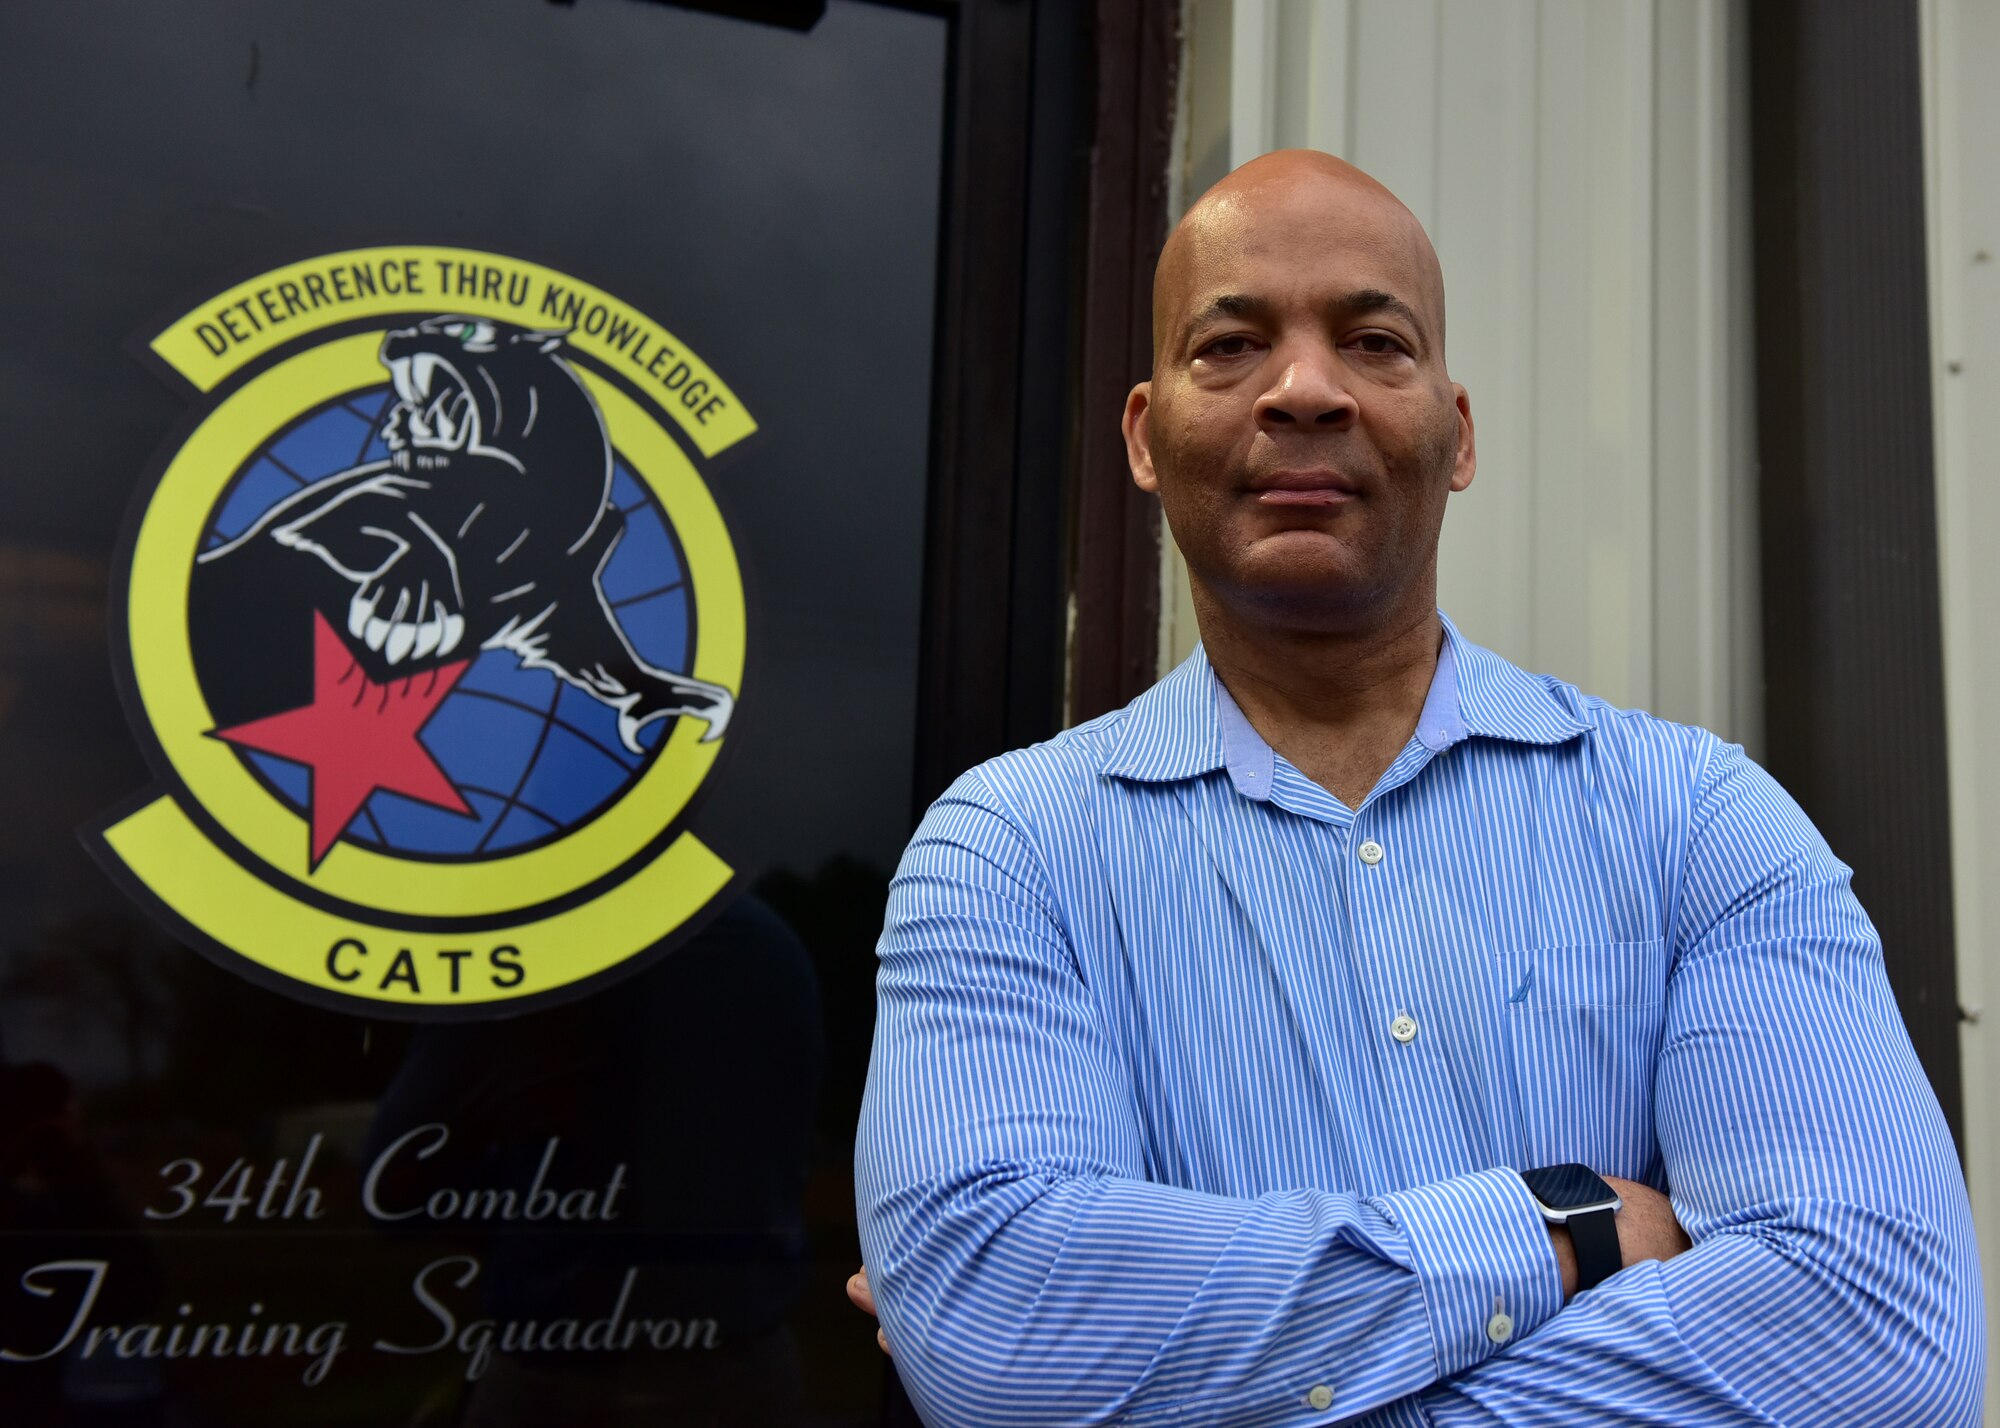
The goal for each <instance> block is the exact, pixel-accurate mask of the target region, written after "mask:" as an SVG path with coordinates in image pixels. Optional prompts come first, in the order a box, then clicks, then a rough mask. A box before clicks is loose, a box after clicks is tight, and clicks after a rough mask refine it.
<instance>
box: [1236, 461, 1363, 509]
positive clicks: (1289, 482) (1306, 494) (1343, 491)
mask: <svg viewBox="0 0 2000 1428" xmlns="http://www.w3.org/2000/svg"><path fill="white" fill-rule="evenodd" d="M1251 490H1252V492H1253V493H1254V495H1255V496H1256V499H1257V504H1258V505H1260V506H1341V505H1345V504H1347V503H1348V502H1349V501H1353V500H1356V499H1358V498H1359V497H1360V495H1361V489H1360V487H1359V486H1357V485H1356V484H1355V483H1354V482H1353V481H1351V480H1349V479H1348V478H1347V477H1345V476H1342V475H1341V474H1340V473H1339V472H1337V471H1325V470H1318V471H1279V472H1274V473H1272V474H1271V475H1269V476H1264V477H1260V478H1258V479H1257V480H1256V481H1255V483H1254V484H1253V485H1252V487H1251Z"/></svg>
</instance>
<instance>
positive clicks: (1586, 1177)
mask: <svg viewBox="0 0 2000 1428" xmlns="http://www.w3.org/2000/svg"><path fill="white" fill-rule="evenodd" d="M1521 1180H1522V1182H1523V1183H1524V1184H1525V1185H1527V1187H1528V1193H1529V1194H1530V1195H1532V1196H1534V1199H1535V1208H1536V1209H1538V1210H1540V1211H1541V1212H1542V1218H1543V1219H1544V1220H1547V1221H1548V1222H1549V1223H1550V1224H1552V1225H1562V1226H1564V1227H1565V1228H1566V1229H1568V1230H1569V1241H1570V1243H1571V1244H1572V1245H1574V1246H1575V1247H1576V1287H1577V1292H1578V1293H1581V1292H1582V1291H1584V1290H1586V1289H1590V1288H1593V1287H1594V1286H1596V1285H1599V1284H1602V1283H1603V1282H1604V1281H1605V1280H1607V1279H1609V1278H1611V1276H1612V1275H1614V1274H1616V1273H1617V1272H1618V1271H1619V1270H1620V1269H1622V1268H1624V1265H1625V1257H1624V1255H1623V1254H1621V1253H1620V1252H1619V1249H1618V1226H1617V1224H1616V1223H1615V1222H1614V1220H1613V1219H1612V1217H1613V1216H1614V1215H1616V1214H1617V1213H1618V1211H1619V1210H1620V1209H1621V1208H1622V1207H1623V1205H1624V1201H1622V1200H1620V1199H1619V1198H1618V1192H1617V1191H1616V1190H1613V1189H1612V1188H1611V1187H1610V1186H1609V1185H1607V1184H1605V1183H1604V1177H1602V1176H1601V1175H1599V1174H1598V1173H1597V1172H1596V1171H1594V1170H1592V1169H1591V1168H1590V1167H1589V1166H1587V1165H1574V1164H1572V1165H1545V1166H1543V1167H1542V1168H1541V1169H1539V1170H1524V1171H1522V1172H1521Z"/></svg>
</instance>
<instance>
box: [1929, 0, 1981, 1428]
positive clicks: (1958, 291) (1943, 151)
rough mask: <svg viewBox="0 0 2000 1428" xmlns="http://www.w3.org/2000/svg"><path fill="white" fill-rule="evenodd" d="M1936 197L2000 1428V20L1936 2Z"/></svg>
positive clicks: (1945, 532) (1972, 1156) (1938, 409)
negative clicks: (1998, 1090)
mask: <svg viewBox="0 0 2000 1428" xmlns="http://www.w3.org/2000/svg"><path fill="white" fill-rule="evenodd" d="M1920 13H1921V15H1922V19H1923V25H1924V100H1925V115H1924V119H1925V124H1924V148H1925V155H1924V158H1925V164H1924V167H1925V179H1926V182H1925V190H1926V192H1927V194H1928V197H1929V209H1930V211H1929V214H1928V215H1927V217H1928V226H1929V229H1930V255H1929V257H1930V288H1931V352H1932V363H1931V382H1932V392H1933V394H1934V417H1935V432H1936V442H1937V497H1938V565H1939V575H1940V579H1941V580H1942V583H1943V596H1944V670H1945V729H1946V756H1947V758H1948V759H1949V767H1950V770H1951V849H1952V870H1951V871H1952V888H1953V905H1952V912H1953V920H1954V922H1955V923H1956V926H1957V931H1958V995H1959V1002H1960V1004H1961V1006H1962V1007H1963V1009H1964V1012H1963V1015H1964V1017H1965V1020H1964V1021H1963V1023H1962V1024H1961V1028H1960V1035H1959V1051H1960V1055H1961V1058H1962V1061H1961V1071H1962V1074H1963V1077H1964V1086H1965V1173H1966V1180H1967V1183H1968V1184H1969V1185H1970V1186H1971V1190H1972V1216H1973V1223H1974V1225H1975V1227H1976V1228H1977V1230H1978V1232H1979V1242H1980V1249H1981V1255H1982V1257H1983V1259H1984V1261H1985V1268H1986V1334H1987V1339H1986V1360H1987V1373H1986V1421H1987V1422H1989V1423H2000V1252H1996V1249H1995V1246H2000V1096H1995V1095H1994V1094H1993V1079H1994V1076H1995V1075H1996V1073H2000V1057H1996V1054H1995V1048H1994V1044H1993V1030H1994V1025H1995V1021H1996V1019H2000V945H1996V938H2000V814H1997V813H1996V812H1995V810H1996V809H2000V646H1996V644H1995V641H1994V633H1993V632H1994V630H1995V628H1996V627H2000V561H1996V560H1995V559H1994V556H1993V549H1992V546H1993V541H1994V538H1995V536H1996V534H2000V481H1996V479H1995V477H1996V475H2000V471H1996V463H1995V460H1994V456H1993V446H1992V441H1991V439H1990V438H1989V437H1988V436H1987V435H1986V431H1987V428H1988V427H1989V426H1990V423H1991V413H1992V412H1993V411H1995V410H1996V409H2000V172H1996V171H1995V169H1994V166H1993V155H1994V154H1995V153H1996V152H2000V147H1996V146H2000V92H1996V91H1995V89H1994V87H1993V82H1992V68H1993V56H1994V55H1996V54H2000V7H1996V6H1994V5H1993V4H1990V3H1982V0H1924V4H1923V6H1922V9H1921V12H1920Z"/></svg>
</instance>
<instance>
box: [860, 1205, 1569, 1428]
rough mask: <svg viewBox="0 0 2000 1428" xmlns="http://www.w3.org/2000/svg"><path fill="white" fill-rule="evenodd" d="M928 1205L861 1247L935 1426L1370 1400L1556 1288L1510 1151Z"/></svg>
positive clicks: (1264, 1412)
mask: <svg viewBox="0 0 2000 1428" xmlns="http://www.w3.org/2000/svg"><path fill="white" fill-rule="evenodd" d="M981 1202H984V1203H981ZM908 1208H909V1210H911V1211H912V1212H916V1211H917V1210H918V1208H919V1207H918V1205H917V1204H916V1203H914V1202H913V1203H911V1204H910V1205H909V1206H908ZM926 1208H927V1210H928V1212H930V1213H931V1214H932V1215H933V1216H934V1218H930V1219H929V1220H927V1221H926V1222H925V1223H927V1224H928V1226H929V1228H928V1232H927V1233H923V1234H917V1233H915V1224H916V1223H917V1221H916V1220H915V1218H914V1215H902V1214H898V1215H896V1216H895V1219H896V1221H897V1224H893V1225H892V1224H886V1223H885V1224H881V1225H878V1226H877V1227H876V1228H875V1229H874V1230H872V1231H867V1232H865V1233H864V1248H865V1249H866V1250H867V1252H868V1262H869V1267H870V1270H869V1273H870V1281H871V1283H872V1284H873V1285H874V1287H875V1290H876V1295H877V1300H878V1302H879V1303H880V1305H881V1307H882V1310H883V1314H884V1323H885V1325H886V1326H887V1328H888V1332H889V1336H890V1340H891V1342H892V1343H893V1344H894V1345H895V1353H896V1359H897V1366H898V1369H899V1372H900V1373H901V1374H902V1376H903V1378H904V1381H905V1383H906V1384H907V1385H908V1386H909V1387H910V1389H911V1391H912V1395H913V1397H915V1398H916V1400H917V1402H918V1403H919V1405H920V1406H921V1407H922V1409H923V1411H924V1414H925V1418H926V1421H928V1422H931V1423H933V1424H936V1425H959V1424H964V1425H975V1424H976V1425H981V1428H993V1425H996V1424H1004V1423H1021V1424H1024V1425H1027V1424H1033V1425H1036V1428H1057V1425H1064V1424H1085V1423H1103V1422H1111V1421H1118V1422H1125V1423H1130V1424H1134V1425H1141V1424H1148V1423H1154V1422H1162V1423H1166V1422H1180V1423H1186V1422H1189V1421H1199V1422H1215V1423H1246V1424H1248V1423H1257V1424H1268V1425H1273V1428H1279V1426H1280V1425H1291V1424H1298V1425H1306V1424H1317V1423H1323V1422H1328V1421H1331V1420H1330V1418H1329V1416H1328V1410H1329V1405H1331V1407H1332V1412H1333V1415H1334V1416H1336V1417H1346V1416H1351V1415H1354V1414H1357V1413H1361V1412H1365V1411H1366V1410H1367V1409H1369V1408H1370V1407H1373V1406H1376V1405H1379V1404H1382V1403H1386V1402H1389V1401H1392V1400H1395V1399H1398V1398H1402V1397H1405V1396H1407V1395H1408V1394H1410V1393H1413V1392H1415V1391H1417V1390H1420V1389H1422V1388H1424V1387H1426V1386H1428V1385H1430V1384H1432V1383H1433V1382H1435V1381H1436V1380H1438V1379H1439V1378H1440V1376H1442V1375H1447V1374H1450V1373H1452V1372H1455V1371H1458V1370H1461V1369H1463V1368H1465V1367H1468V1366H1469V1365H1471V1364H1474V1363H1478V1362H1480V1361H1482V1360H1484V1359H1486V1358H1488V1357H1489V1356H1491V1355H1492V1354H1494V1353H1496V1352H1498V1351H1499V1349H1500V1348H1501V1345H1502V1342H1504V1340H1503V1341H1496V1340H1495V1339H1494V1338H1493V1337H1492V1336H1491V1333H1490V1332H1489V1328H1490V1325H1491V1324H1492V1322H1493V1319H1494V1315H1495V1312H1496V1309H1502V1310H1504V1312H1505V1314H1506V1316H1507V1318H1508V1319H1509V1320H1510V1321H1512V1332H1516V1333H1528V1332H1531V1331H1532V1330H1533V1329H1534V1328H1535V1326H1537V1325H1539V1324H1541V1323H1543V1322H1544V1321H1545V1320H1547V1319H1548V1318H1549V1317H1550V1316H1551V1315H1552V1314H1554V1312H1555V1310H1556V1308H1557V1307H1558V1305H1559V1303H1560V1286H1559V1284H1558V1282H1557V1280H1556V1276H1555V1268H1554V1260H1553V1256H1552V1255H1551V1253H1550V1251H1549V1247H1548V1239H1547V1234H1546V1231H1545V1230H1544V1228H1543V1227H1542V1225H1541V1222H1540V1219H1539V1217H1538V1216H1537V1214H1536V1212H1535V1210H1534V1207H1533V1204H1532V1201H1531V1200H1530V1199H1529V1198H1528V1196H1527V1192H1526V1190H1525V1189H1524V1188H1523V1187H1522V1186H1521V1184H1520V1181H1519V1179H1518V1177H1517V1176H1515V1175H1514V1173H1513V1172H1512V1171H1504V1170H1501V1171H1487V1172H1481V1173H1479V1174H1477V1175H1469V1176H1461V1177H1458V1178H1456V1179H1454V1180H1451V1181H1446V1182H1442V1183H1441V1184H1438V1185H1434V1186H1424V1187H1419V1188H1417V1189H1414V1190H1410V1191H1404V1192H1398V1193H1397V1194H1394V1195H1391V1196H1387V1197H1383V1198H1382V1199H1378V1200H1361V1199H1357V1198H1355V1197H1352V1196H1344V1195H1333V1194H1326V1193H1322V1192H1317V1191H1298V1192H1290V1193H1284V1194H1274V1195H1266V1196H1261V1197H1258V1198H1256V1199H1254V1200H1236V1199H1229V1198H1227V1197H1221V1196H1213V1195H1201V1194H1197V1193H1194V1192H1190V1191H1185V1190H1178V1189H1174V1188H1172V1187H1168V1186H1162V1185H1157V1184H1152V1183H1148V1182H1145V1181H1143V1180H1137V1179H1127V1178H1120V1177H1108V1178H1091V1179H1076V1180H1057V1181H1052V1182H1047V1183H1042V1184H1032V1185H1031V1184H1026V1183H1005V1184H999V1185H994V1184H987V1185H985V1186H984V1187H982V1188H981V1189H980V1190H978V1191H977V1192H976V1193H975V1194H974V1195H973V1196H972V1198H971V1199H970V1200H965V1199H961V1200H960V1202H959V1203H957V1204H953V1203H952V1202H951V1200H950V1199H949V1198H948V1199H947V1200H946V1201H943V1202H940V1203H936V1204H933V1205H930V1206H928V1207H926ZM1001 1213H1004V1215H1005V1218H1004V1221H1002V1222H999V1223H997V1224H989V1223H988V1222H987V1220H986V1217H987V1216H988V1215H994V1216H996V1217H997V1216H998V1215H999V1214H1001ZM866 1227H867V1221H864V1229H865V1230H866ZM899 1227H900V1229H901V1231H902V1233H901V1234H900V1235H899V1234H898V1228H899ZM898 1241H900V1242H902V1243H903V1244H904V1246H905V1248H904V1250H903V1252H902V1253H901V1254H900V1255H899V1254H897V1253H896V1252H895V1251H893V1250H890V1249H889V1248H888V1246H889V1245H890V1244H893V1243H896V1242H898Z"/></svg>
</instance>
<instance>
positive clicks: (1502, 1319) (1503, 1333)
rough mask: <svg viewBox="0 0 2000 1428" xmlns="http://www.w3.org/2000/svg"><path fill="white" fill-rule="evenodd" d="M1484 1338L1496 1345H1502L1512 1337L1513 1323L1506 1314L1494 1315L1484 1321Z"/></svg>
mask: <svg viewBox="0 0 2000 1428" xmlns="http://www.w3.org/2000/svg"><path fill="white" fill-rule="evenodd" d="M1486 1337H1487V1338H1489V1339H1491V1340H1492V1341H1493V1342H1494V1343H1496V1344H1504V1343H1506V1342H1507V1341H1508V1340H1509V1339H1511V1338H1513V1337H1514V1321H1513V1319H1512V1318H1511V1317H1509V1316H1508V1315H1506V1314H1495V1315H1494V1316H1493V1317H1492V1318H1491V1319H1488V1320H1487V1321H1486Z"/></svg>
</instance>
